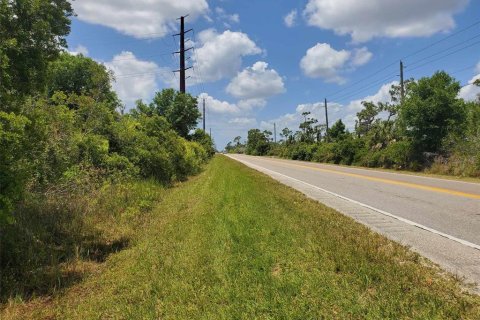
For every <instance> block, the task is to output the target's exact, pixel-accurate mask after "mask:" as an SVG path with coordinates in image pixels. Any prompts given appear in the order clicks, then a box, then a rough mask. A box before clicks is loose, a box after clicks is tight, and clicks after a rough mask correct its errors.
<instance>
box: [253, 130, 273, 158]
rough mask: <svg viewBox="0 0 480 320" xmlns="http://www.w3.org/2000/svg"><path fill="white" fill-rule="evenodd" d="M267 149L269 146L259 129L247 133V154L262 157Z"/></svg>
mask: <svg viewBox="0 0 480 320" xmlns="http://www.w3.org/2000/svg"><path fill="white" fill-rule="evenodd" d="M269 148H270V144H269V141H268V138H267V137H266V136H265V133H264V132H262V131H260V130H259V129H251V130H249V131H248V138H247V154H251V155H255V156H263V155H266V154H267V152H268V150H269Z"/></svg>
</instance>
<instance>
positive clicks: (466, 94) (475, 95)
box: [458, 66, 480, 101]
mask: <svg viewBox="0 0 480 320" xmlns="http://www.w3.org/2000/svg"><path fill="white" fill-rule="evenodd" d="M477 68H478V66H477ZM478 79H480V74H477V75H476V76H474V77H473V78H472V79H470V81H468V85H467V86H465V87H463V88H462V89H460V92H459V94H458V96H459V97H460V98H462V99H463V100H465V101H476V100H477V99H479V95H480V87H478V86H477V85H474V84H473V83H474V82H475V81H476V80H478Z"/></svg>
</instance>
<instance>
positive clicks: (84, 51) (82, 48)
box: [69, 44, 88, 56]
mask: <svg viewBox="0 0 480 320" xmlns="http://www.w3.org/2000/svg"><path fill="white" fill-rule="evenodd" d="M69 53H70V54H71V55H74V56H78V55H79V54H81V55H84V56H88V49H87V47H85V46H83V45H81V44H80V45H78V46H76V47H75V49H73V50H72V51H69Z"/></svg>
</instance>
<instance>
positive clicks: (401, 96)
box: [400, 60, 405, 102]
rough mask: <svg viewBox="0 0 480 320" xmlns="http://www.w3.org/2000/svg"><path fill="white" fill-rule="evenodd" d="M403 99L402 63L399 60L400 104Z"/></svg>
mask: <svg viewBox="0 0 480 320" xmlns="http://www.w3.org/2000/svg"><path fill="white" fill-rule="evenodd" d="M404 99H405V83H404V82H403V61H402V60H400V102H403V100H404Z"/></svg>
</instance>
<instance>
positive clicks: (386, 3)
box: [303, 0, 469, 42]
mask: <svg viewBox="0 0 480 320" xmlns="http://www.w3.org/2000/svg"><path fill="white" fill-rule="evenodd" d="M468 2H469V0H403V1H397V0H362V1H359V0H309V1H308V4H307V6H306V8H305V10H304V12H303V14H304V16H305V18H306V20H307V23H308V24H309V25H312V26H317V27H320V28H322V29H328V30H333V31H334V32H335V33H337V34H339V35H350V36H351V37H352V39H353V40H354V41H355V42H364V41H368V40H370V39H372V38H374V37H391V38H396V37H419V36H431V35H432V34H435V33H437V32H446V31H449V30H451V29H453V28H454V26H455V21H454V18H453V16H454V14H455V13H457V12H459V11H461V10H462V9H464V8H465V7H466V5H467V4H468Z"/></svg>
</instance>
